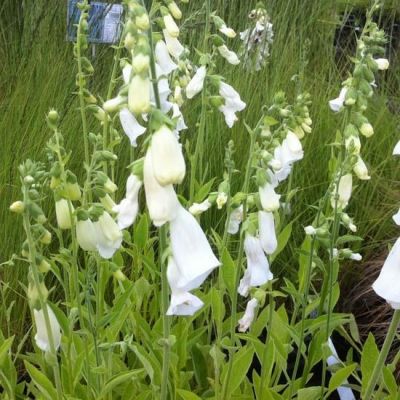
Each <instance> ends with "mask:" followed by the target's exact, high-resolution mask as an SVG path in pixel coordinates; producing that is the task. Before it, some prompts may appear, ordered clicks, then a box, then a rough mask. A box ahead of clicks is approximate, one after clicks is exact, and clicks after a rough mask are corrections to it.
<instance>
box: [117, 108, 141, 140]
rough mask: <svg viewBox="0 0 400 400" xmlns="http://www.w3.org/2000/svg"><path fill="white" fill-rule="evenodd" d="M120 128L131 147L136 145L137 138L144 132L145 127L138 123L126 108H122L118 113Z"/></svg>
mask: <svg viewBox="0 0 400 400" xmlns="http://www.w3.org/2000/svg"><path fill="white" fill-rule="evenodd" d="M119 119H120V121H121V126H122V129H123V130H124V132H125V134H126V136H128V138H129V141H130V142H131V145H132V146H133V147H136V146H137V143H136V141H137V138H138V137H139V136H141V135H143V133H145V132H146V128H145V127H144V126H142V125H140V124H139V122H138V121H137V119H136V118H135V116H134V115H133V114H132V113H131V112H130V111H129V110H128V109H127V108H123V109H122V110H121V111H120V113H119Z"/></svg>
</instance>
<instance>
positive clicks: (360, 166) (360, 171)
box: [353, 157, 371, 181]
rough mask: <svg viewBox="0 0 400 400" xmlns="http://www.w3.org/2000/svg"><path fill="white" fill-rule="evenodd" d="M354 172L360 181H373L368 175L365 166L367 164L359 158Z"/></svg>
mask: <svg viewBox="0 0 400 400" xmlns="http://www.w3.org/2000/svg"><path fill="white" fill-rule="evenodd" d="M353 170H354V173H355V174H356V175H357V177H358V178H359V179H361V180H364V181H367V180H369V179H371V177H370V176H369V174H368V168H367V166H366V165H365V162H364V160H363V159H362V158H361V157H358V160H357V162H356V164H355V165H354V168H353Z"/></svg>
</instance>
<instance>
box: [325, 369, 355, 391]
mask: <svg viewBox="0 0 400 400" xmlns="http://www.w3.org/2000/svg"><path fill="white" fill-rule="evenodd" d="M356 367H357V363H354V364H351V365H348V366H347V367H344V368H341V369H339V370H338V371H336V372H335V373H334V374H333V375H332V377H331V379H330V381H329V387H328V390H329V392H330V393H332V392H333V391H334V390H335V389H337V388H338V387H339V386H341V385H343V383H345V381H346V380H347V378H348V377H349V376H350V375H351V373H352V372H353V371H354V370H355V369H356Z"/></svg>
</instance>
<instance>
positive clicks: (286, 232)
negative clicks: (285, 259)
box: [270, 222, 293, 263]
mask: <svg viewBox="0 0 400 400" xmlns="http://www.w3.org/2000/svg"><path fill="white" fill-rule="evenodd" d="M292 226H293V223H292V222H291V223H290V224H287V225H286V226H285V228H284V229H283V231H282V232H281V233H280V234H279V235H278V247H277V249H276V250H275V252H274V253H273V254H271V257H270V263H272V261H274V260H275V258H276V257H277V256H278V254H279V253H280V252H281V251H282V250H283V249H284V248H285V247H286V245H287V242H288V240H289V239H290V236H291V234H292Z"/></svg>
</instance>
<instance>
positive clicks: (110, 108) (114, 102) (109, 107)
mask: <svg viewBox="0 0 400 400" xmlns="http://www.w3.org/2000/svg"><path fill="white" fill-rule="evenodd" d="M126 100H127V99H126V97H122V96H117V97H114V98H113V99H110V100H107V101H106V102H105V103H104V104H103V108H104V110H106V111H107V112H108V113H111V112H115V111H117V110H118V108H119V106H120V105H121V104H122V103H124V102H126Z"/></svg>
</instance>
